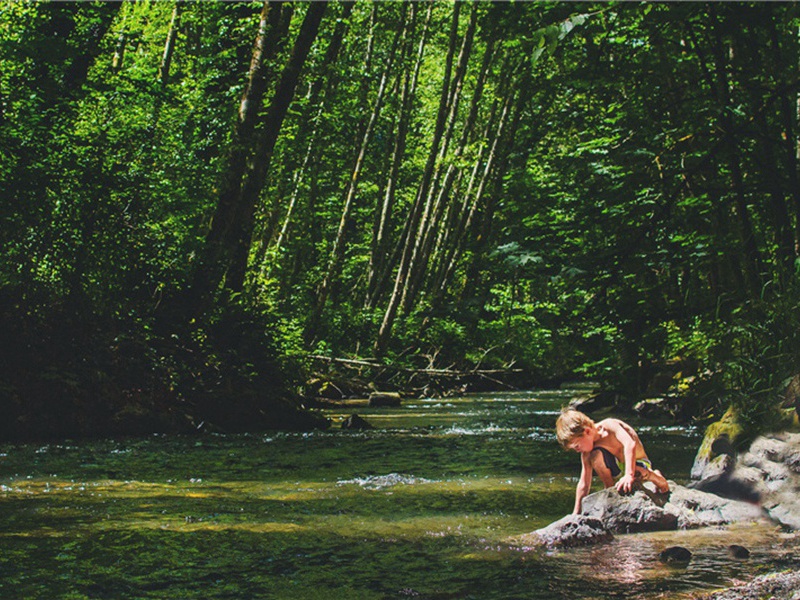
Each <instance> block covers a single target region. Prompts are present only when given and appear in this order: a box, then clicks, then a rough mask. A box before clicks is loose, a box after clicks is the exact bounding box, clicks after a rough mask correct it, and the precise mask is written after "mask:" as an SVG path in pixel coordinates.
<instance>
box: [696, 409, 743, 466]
mask: <svg viewBox="0 0 800 600" xmlns="http://www.w3.org/2000/svg"><path fill="white" fill-rule="evenodd" d="M744 433H745V431H744V428H743V427H742V425H741V424H740V422H739V419H738V416H737V413H736V411H735V409H734V408H733V406H730V407H728V410H726V411H725V414H724V415H722V418H721V419H720V420H719V421H716V422H714V423H711V424H710V425H709V426H708V427H707V428H706V433H705V436H704V437H703V443H702V444H700V449H699V450H698V451H697V458H698V459H705V460H711V459H712V458H714V457H715V456H717V455H719V454H724V453H726V451H727V448H726V445H727V446H730V448H731V449H733V448H736V447H737V446H739V445H741V444H742V442H743V438H744V437H745V436H744Z"/></svg>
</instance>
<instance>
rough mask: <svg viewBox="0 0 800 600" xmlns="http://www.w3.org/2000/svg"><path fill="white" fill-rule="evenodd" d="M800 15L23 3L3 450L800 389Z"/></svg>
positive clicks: (6, 68) (1, 179) (722, 6)
mask: <svg viewBox="0 0 800 600" xmlns="http://www.w3.org/2000/svg"><path fill="white" fill-rule="evenodd" d="M798 17H800V15H798V6H797V4H795V3H789V2H787V3H781V2H771V3H738V2H725V3H721V2H720V3H716V2H688V3H645V2H642V3H632V2H599V3H582V2H466V1H456V2H453V1H444V0H435V1H420V2H402V1H357V2H345V1H341V2H279V1H269V2H253V1H248V2H172V1H155V0H140V1H123V2H75V3H72V2H21V1H20V2H4V3H2V4H0V140H2V145H1V146H0V190H1V191H0V194H2V200H1V201H0V240H1V241H2V248H3V250H2V255H1V258H0V261H1V262H0V335H2V343H0V411H2V413H3V415H4V417H3V419H2V420H0V439H3V440H14V439H25V438H37V437H58V436H79V435H97V434H130V433H145V432H153V431H192V430H203V429H204V428H205V429H210V430H216V431H244V430H254V429H270V428H276V429H304V428H312V427H324V426H325V423H324V422H323V420H322V419H321V418H320V417H319V416H318V415H317V414H316V413H315V412H314V411H313V410H307V409H306V408H304V407H306V406H308V405H309V403H308V401H309V399H313V398H315V397H317V396H320V395H324V394H325V393H327V392H326V390H327V391H330V390H331V389H336V390H338V391H340V392H341V393H342V394H346V393H347V390H346V389H345V388H346V387H347V385H353V386H356V387H357V386H361V388H360V389H361V391H363V390H364V389H370V388H368V387H365V386H371V389H381V390H396V391H401V392H403V393H409V394H411V393H413V394H447V393H452V392H454V391H459V392H460V391H471V390H476V389H490V388H492V387H493V386H494V387H496V388H500V387H504V388H515V389H530V388H534V387H537V386H546V385H555V384H557V383H559V382H561V381H566V380H591V381H596V382H598V383H599V384H600V385H601V386H602V389H604V390H606V391H608V392H610V393H613V394H615V395H616V396H617V397H618V398H620V399H621V400H620V401H621V402H622V403H627V404H628V405H631V404H633V402H635V401H636V400H638V399H641V398H643V397H646V396H647V395H648V393H649V390H651V389H652V387H653V383H654V381H655V380H656V379H657V378H658V376H659V374H660V373H663V372H664V370H665V369H666V370H670V369H671V370H672V371H671V372H672V373H673V374H677V373H678V372H680V373H681V377H680V378H679V379H675V381H677V382H678V383H677V384H676V385H675V386H673V387H672V388H670V390H669V392H670V393H673V394H674V395H676V397H678V398H679V400H678V401H679V403H681V404H682V405H683V406H684V408H685V409H684V410H682V414H683V415H684V416H685V417H687V418H690V419H705V418H711V417H713V416H717V417H718V416H719V415H721V414H722V412H724V411H725V410H726V409H727V408H728V407H730V406H732V407H734V408H735V409H736V410H737V411H738V413H739V414H740V415H741V417H742V419H743V421H744V422H745V423H748V424H749V425H750V426H752V427H753V428H764V427H767V426H768V425H769V423H770V419H772V418H774V417H775V415H776V414H777V413H778V412H779V411H777V410H776V409H777V408H779V407H780V406H781V403H782V402H783V401H784V390H785V389H786V385H787V382H788V381H789V380H790V378H792V377H793V376H794V375H796V374H797V373H798V372H800V364H798V363H799V362H800V361H799V360H798V359H800V310H798V309H799V308H800V307H799V306H798V304H799V303H800V280H799V279H798V277H800V176H799V174H800V123H799V122H798V117H799V113H800V87H798V74H800V52H799V50H800V37H799V36H798V26H800V19H799V18H798Z"/></svg>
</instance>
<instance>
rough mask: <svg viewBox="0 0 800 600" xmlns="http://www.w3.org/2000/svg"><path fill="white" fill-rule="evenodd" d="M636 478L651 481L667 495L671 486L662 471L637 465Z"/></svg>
mask: <svg viewBox="0 0 800 600" xmlns="http://www.w3.org/2000/svg"><path fill="white" fill-rule="evenodd" d="M636 478H637V479H639V478H641V480H642V481H650V482H652V483H653V484H655V486H656V489H657V490H658V491H659V492H660V493H662V494H665V493H666V492H668V491H669V484H668V483H667V480H666V478H665V477H664V476H663V475H662V474H661V471H659V470H658V469H653V470H652V471H651V470H650V469H646V468H645V467H643V466H641V465H638V464H637V465H636Z"/></svg>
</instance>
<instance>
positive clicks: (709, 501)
mask: <svg viewBox="0 0 800 600" xmlns="http://www.w3.org/2000/svg"><path fill="white" fill-rule="evenodd" d="M669 484H670V492H668V493H666V494H659V493H656V492H654V491H652V490H650V489H648V488H646V487H641V488H639V489H637V490H636V491H634V492H632V493H630V494H625V495H621V494H619V493H618V492H617V490H616V489H615V488H608V489H605V490H603V491H600V492H596V493H594V494H590V495H589V496H587V497H586V498H584V499H583V513H582V514H580V515H568V516H566V517H564V518H562V519H559V520H558V521H556V522H554V523H551V524H550V525H548V526H547V527H544V528H542V529H537V530H536V531H534V532H532V533H529V534H526V535H522V536H518V537H516V538H513V539H512V540H510V541H511V542H512V543H514V544H517V545H523V546H547V547H569V546H581V545H589V544H598V543H601V542H606V541H609V540H611V539H613V534H615V533H635V532H641V531H669V530H675V529H694V528H698V527H710V526H720V525H726V524H729V523H734V522H736V523H741V522H746V521H758V520H760V519H763V518H764V513H763V511H762V510H761V508H760V507H759V506H756V505H754V504H749V503H746V502H740V501H738V500H730V499H726V498H721V497H719V496H716V495H714V494H709V493H706V492H701V491H698V490H690V489H688V488H685V487H683V486H680V485H678V484H676V483H674V482H672V481H670V482H669Z"/></svg>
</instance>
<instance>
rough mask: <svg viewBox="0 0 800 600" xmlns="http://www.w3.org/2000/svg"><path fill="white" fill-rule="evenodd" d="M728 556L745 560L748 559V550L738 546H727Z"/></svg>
mask: <svg viewBox="0 0 800 600" xmlns="http://www.w3.org/2000/svg"><path fill="white" fill-rule="evenodd" d="M728 554H730V555H731V556H732V557H733V558H739V559H745V558H750V550H748V549H747V548H745V547H744V546H740V545H739V544H731V545H730V546H728Z"/></svg>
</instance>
